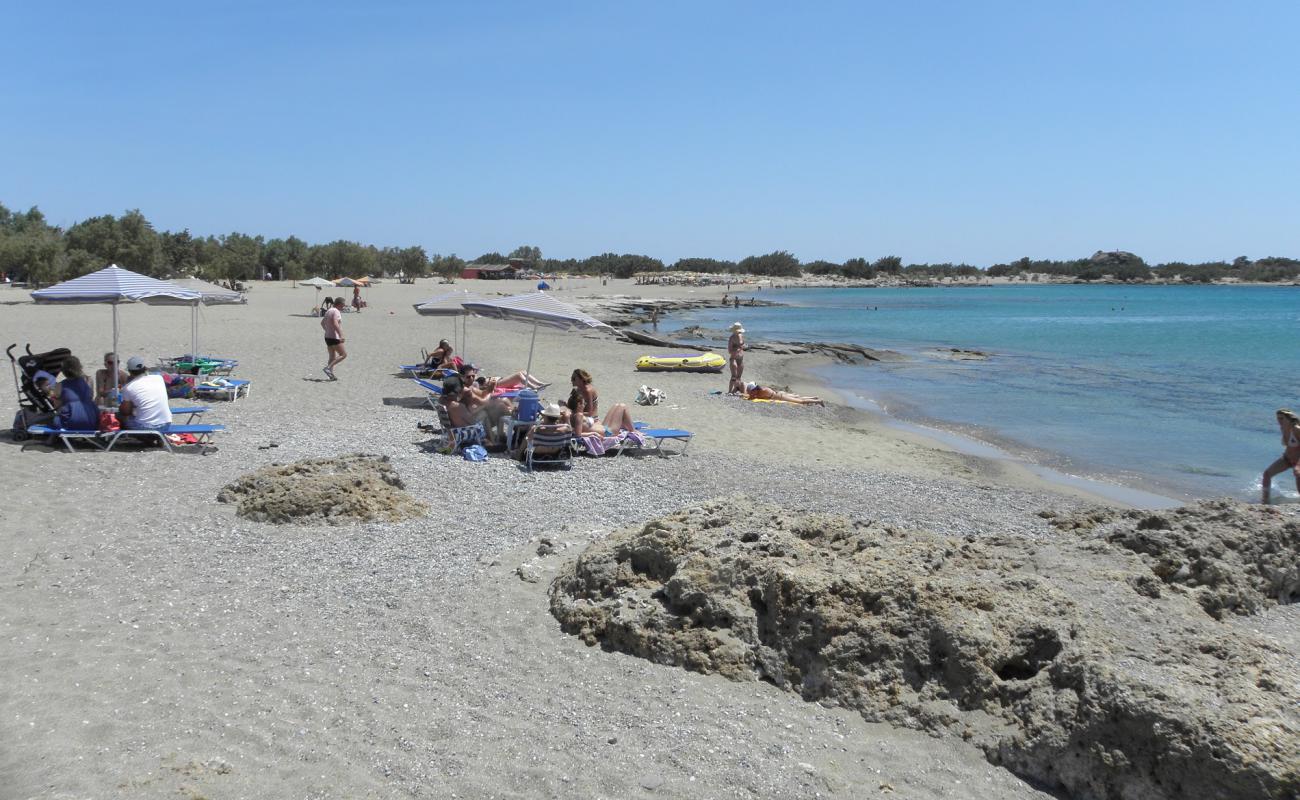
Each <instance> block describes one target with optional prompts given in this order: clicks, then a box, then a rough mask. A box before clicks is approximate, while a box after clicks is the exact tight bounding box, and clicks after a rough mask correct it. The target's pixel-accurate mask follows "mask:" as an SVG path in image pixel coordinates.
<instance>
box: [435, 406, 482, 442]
mask: <svg viewBox="0 0 1300 800" xmlns="http://www.w3.org/2000/svg"><path fill="white" fill-rule="evenodd" d="M434 409H435V410H436V411H437V412H438V424H439V425H441V426H442V437H443V439H442V443H441V444H440V445H439V446H438V449H439V450H441V451H444V452H447V453H451V454H452V455H455V454H456V453H459V452H460V451H461V449H462V448H464V447H468V446H469V445H472V444H483V443H484V442H486V441H487V429H486V428H484V427H483V423H481V422H475V423H474V424H473V425H466V426H464V427H461V428H453V427H452V425H451V415H450V414H448V413H447V407H446V406H444V405H443V404H442V403H438V404H437V405H435V406H434Z"/></svg>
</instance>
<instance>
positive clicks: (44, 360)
mask: <svg viewBox="0 0 1300 800" xmlns="http://www.w3.org/2000/svg"><path fill="white" fill-rule="evenodd" d="M17 346H18V345H17V343H15V344H11V345H9V348H8V349H7V350H5V355H7V356H9V364H10V366H11V368H12V369H13V373H14V387H15V388H16V389H17V391H18V413H17V414H15V415H14V439H15V440H16V441H22V440H24V439H26V438H27V426H28V424H29V423H28V420H30V419H33V418H36V417H40V416H43V415H47V414H51V413H53V412H54V404H53V403H51V402H50V398H48V397H46V396H45V395H43V394H41V393H40V392H38V391H36V383H35V381H34V380H33V379H34V378H35V376H36V373H38V372H40V371H41V370H44V371H45V372H48V373H50V374H51V375H53V376H54V377H55V378H58V377H59V372H60V371H62V369H63V360H64V359H65V358H67V357H68V356H70V355H72V351H71V350H69V349H68V348H66V347H60V348H58V349H56V350H50V351H48V352H45V353H33V352H32V346H31V345H30V344H28V345H27V355H20V356H18V357H17V358H14V348H15V347H17Z"/></svg>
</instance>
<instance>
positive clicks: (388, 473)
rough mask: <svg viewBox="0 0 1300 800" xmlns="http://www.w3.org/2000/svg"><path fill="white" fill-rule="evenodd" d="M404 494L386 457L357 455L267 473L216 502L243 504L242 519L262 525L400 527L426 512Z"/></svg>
mask: <svg viewBox="0 0 1300 800" xmlns="http://www.w3.org/2000/svg"><path fill="white" fill-rule="evenodd" d="M404 488H405V487H404V484H403V483H402V479H401V478H400V477H398V475H397V470H395V469H393V467H392V465H391V464H389V463H388V458H387V457H386V456H372V455H365V454H361V453H355V454H352V455H346V456H339V457H337V458H312V459H307V460H305V461H295V462H294V463H292V464H272V465H271V466H269V467H263V468H261V469H259V470H257V471H255V472H250V473H249V474H247V475H244V476H242V477H240V478H239V479H238V480H236V481H235V482H234V483H231V484H228V485H227V486H226V487H225V488H223V489H222V490H221V492H220V493H219V494H218V495H217V500H219V501H221V502H223V503H238V504H239V508H238V513H239V515H240V516H242V517H246V518H248V519H251V520H256V521H258V522H275V523H285V522H312V521H325V522H329V523H333V524H338V523H348V522H365V521H371V520H380V521H385V522H398V521H400V520H403V519H407V518H410V517H418V516H420V515H422V514H424V512H425V507H424V505H423V504H421V503H420V502H418V501H416V500H415V499H413V498H412V497H411V496H410V495H408V494H406V492H404V491H402V490H403V489H404Z"/></svg>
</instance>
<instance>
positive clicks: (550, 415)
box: [515, 403, 573, 457]
mask: <svg viewBox="0 0 1300 800" xmlns="http://www.w3.org/2000/svg"><path fill="white" fill-rule="evenodd" d="M567 411H568V409H566V408H564V407H563V406H561V405H559V404H558V403H551V404H550V405H548V406H546V407H545V408H543V409H542V410H541V413H540V414H538V420H539V421H538V423H537V424H536V425H534V426H533V427H531V428H529V429H528V436H527V437H525V438H522V439H520V444H519V449H518V452H517V453H515V455H516V456H519V457H522V456H523V454H524V453H525V452H527V450H528V447H529V446H530V445H532V443H533V435H534V434H537V435H539V436H555V435H560V436H563V435H564V434H566V433H567V434H571V433H573V427H572V426H571V425H569V423H567V422H565V421H564V416H565V413H566V412H567ZM548 450H549V451H558V448H549V449H544V448H536V449H535V452H539V453H540V454H542V455H550V454H551V452H549V451H548Z"/></svg>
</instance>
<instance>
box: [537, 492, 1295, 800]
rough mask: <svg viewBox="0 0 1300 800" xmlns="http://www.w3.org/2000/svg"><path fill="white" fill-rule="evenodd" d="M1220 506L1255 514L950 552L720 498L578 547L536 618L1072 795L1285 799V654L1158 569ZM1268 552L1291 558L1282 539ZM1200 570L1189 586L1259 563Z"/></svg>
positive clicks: (1228, 557) (947, 547)
mask: <svg viewBox="0 0 1300 800" xmlns="http://www.w3.org/2000/svg"><path fill="white" fill-rule="evenodd" d="M1225 513H1226V514H1228V515H1229V516H1230V517H1231V516H1233V515H1243V514H1245V515H1247V517H1248V516H1249V512H1246V511H1242V510H1240V509H1233V508H1230V507H1228V506H1224V507H1207V508H1205V509H1201V510H1199V511H1197V510H1195V509H1193V510H1183V511H1180V512H1169V513H1167V514H1165V515H1164V517H1163V518H1167V519H1168V520H1170V525H1169V526H1168V527H1165V526H1163V525H1157V524H1154V523H1151V524H1146V525H1143V524H1142V521H1143V520H1145V519H1149V518H1150V516H1151V515H1149V514H1148V515H1143V516H1139V517H1135V518H1132V519H1131V520H1130V521H1131V522H1132V523H1133V524H1132V525H1131V527H1132V528H1133V529H1134V530H1135V531H1136V530H1138V529H1139V528H1140V530H1142V531H1143V534H1142V536H1141V537H1138V539H1137V540H1134V539H1132V537H1131V536H1126V535H1123V534H1121V533H1120V531H1121V529H1123V528H1124V525H1123V524H1120V523H1119V518H1120V517H1121V516H1123V515H1122V514H1120V513H1119V512H1115V513H1113V514H1110V515H1108V516H1106V515H1103V516H1105V519H1104V520H1103V519H1098V520H1096V521H1094V522H1092V523H1091V525H1080V526H1073V527H1075V528H1076V529H1077V530H1076V531H1072V532H1070V533H1063V534H1059V535H1057V536H1056V537H1053V538H1050V539H1031V538H1026V537H1009V536H998V535H988V536H983V537H967V538H964V539H961V538H953V537H946V536H940V535H937V534H933V533H928V532H924V531H906V530H900V529H896V528H893V527H889V526H883V525H879V524H873V523H865V522H858V521H852V520H849V519H846V518H842V517H833V516H807V515H799V514H792V513H789V512H786V511H783V510H781V509H777V508H772V507H765V506H760V505H755V504H753V503H752V502H750V501H748V500H746V499H744V498H737V499H731V500H722V501H714V502H711V503H708V504H704V505H700V506H697V507H693V508H690V509H687V510H684V511H681V512H678V513H675V514H671V515H669V516H667V517H664V518H662V519H658V520H654V521H651V522H649V523H647V524H646V525H644V526H642V527H639V528H632V529H627V530H624V531H620V532H617V533H615V534H614V535H612V536H610V537H609V538H608V539H605V540H602V541H600V542H597V543H595V544H593V545H591V547H589V548H588V550H587V551H586V552H585V553H584V554H583V555H582V556H580V557H579V558H578V559H577V561H576V562H574V563H573V564H571V565H570V566H569V567H567V568H566V569H565V570H564V571H563V572H562V573H561V575H560V576H559V577H558V578H557V579H556V581H555V583H554V584H553V585H552V587H551V610H552V613H553V614H554V615H555V616H556V618H557V619H559V620H560V622H561V624H562V626H563V628H564V629H565V630H566V631H568V632H570V633H573V634H575V635H577V636H580V637H581V638H582V639H584V640H585V641H586V642H588V643H589V644H597V643H598V644H601V645H602V646H604V647H606V648H610V649H616V650H620V651H624V652H628V653H632V654H635V655H639V656H642V657H645V658H649V659H651V660H653V661H656V662H659V663H664V664H676V665H680V666H684V667H686V668H688V669H692V670H697V671H699V672H705V673H718V674H721V675H725V676H727V677H729V678H732V679H734V680H753V679H763V680H768V681H771V682H773V683H775V684H776V685H778V686H781V687H784V688H787V689H789V690H791V691H797V692H799V693H800V694H801V695H802V696H803V697H804V698H806V699H808V700H816V701H820V702H827V703H838V704H842V705H844V706H847V707H851V708H855V709H858V710H860V711H861V712H862V713H863V714H864V716H866V717H868V718H870V719H873V720H886V721H890V722H893V723H896V724H901V725H907V726H912V727H920V728H924V729H928V730H931V731H935V732H942V733H948V734H952V735H957V736H961V737H962V738H964V739H967V740H970V741H972V742H973V743H974V744H976V745H977V746H979V747H981V748H982V749H983V751H984V752H985V754H986V755H987V757H988V758H989V759H990V760H991V761H993V762H994V763H998V764H1003V765H1005V766H1006V767H1008V768H1009V769H1011V770H1013V771H1014V772H1016V773H1017V774H1020V775H1022V776H1025V777H1026V778H1029V779H1031V780H1033V781H1036V782H1038V783H1040V784H1042V785H1044V786H1047V787H1052V788H1055V789H1058V790H1062V791H1063V792H1064V793H1066V794H1067V795H1068V796H1070V797H1074V798H1106V799H1108V800H1109V799H1111V798H1123V799H1124V800H1131V799H1135V798H1143V799H1144V800H1157V799H1159V798H1171V799H1172V798H1252V799H1256V798H1278V799H1280V798H1291V797H1294V796H1296V793H1297V792H1298V791H1300V712H1298V711H1297V708H1300V704H1298V703H1297V701H1298V700H1300V688H1298V687H1300V669H1297V666H1296V658H1295V655H1296V649H1295V640H1294V639H1293V640H1291V641H1289V642H1279V641H1278V640H1277V639H1275V638H1270V637H1268V636H1265V635H1262V634H1256V633H1253V632H1252V631H1250V630H1249V629H1248V627H1246V626H1240V625H1231V624H1227V623H1225V622H1221V621H1219V620H1217V619H1216V618H1215V617H1214V616H1213V615H1212V613H1211V614H1207V613H1206V611H1207V610H1209V608H1208V607H1207V606H1206V603H1205V600H1204V597H1203V596H1202V594H1203V593H1202V592H1201V591H1200V589H1199V588H1195V589H1194V588H1190V587H1187V586H1182V585H1179V584H1170V583H1168V582H1167V581H1166V580H1165V579H1163V578H1160V577H1158V573H1157V572H1153V566H1158V565H1160V564H1164V563H1165V560H1162V554H1164V553H1167V552H1181V553H1188V552H1189V551H1188V545H1187V543H1186V542H1179V541H1178V536H1176V535H1174V534H1175V532H1176V531H1178V530H1182V531H1183V532H1184V533H1186V532H1187V527H1186V526H1187V525H1188V524H1193V520H1194V519H1195V518H1197V517H1196V515H1197V514H1199V515H1201V518H1209V517H1214V516H1216V515H1218V516H1222V515H1223V514H1225ZM1245 518H1246V517H1241V519H1245ZM1124 519H1129V518H1127V517H1125V518H1124ZM1175 520H1176V521H1175ZM1289 520H1290V521H1289V522H1282V521H1280V518H1279V525H1280V526H1285V525H1294V524H1295V517H1294V516H1292V517H1290V518H1289ZM1058 522H1059V521H1058ZM1205 524H1206V525H1207V526H1212V525H1213V524H1217V523H1212V522H1211V521H1210V520H1208V519H1206V520H1205ZM1107 526H1109V527H1107ZM1063 527H1071V526H1070V525H1069V524H1068V523H1065V524H1063ZM1242 530H1243V532H1244V530H1245V528H1243V529H1242ZM1291 530H1294V529H1293V528H1292V529H1291ZM1162 531H1163V532H1164V534H1168V536H1167V537H1166V536H1164V535H1163V534H1162V533H1161V532H1162ZM1221 533H1222V532H1221ZM1216 535H1218V534H1216ZM1222 535H1223V536H1225V537H1226V538H1225V541H1226V540H1227V539H1231V538H1232V537H1231V536H1229V535H1227V534H1222ZM1156 540H1160V541H1163V542H1164V543H1163V544H1154V543H1153V542H1155V541H1156ZM1134 541H1139V545H1138V546H1134V544H1133V542H1134ZM1284 541H1289V542H1290V544H1289V548H1290V549H1289V550H1287V549H1286V548H1285V547H1283V546H1282V545H1283V544H1284ZM1279 548H1280V549H1279ZM1261 550H1263V551H1275V552H1274V553H1273V554H1275V555H1277V556H1278V558H1280V559H1281V560H1283V561H1285V560H1286V559H1290V563H1291V564H1294V563H1295V560H1296V558H1297V551H1296V547H1295V537H1294V533H1292V534H1291V535H1290V537H1289V538H1288V537H1287V536H1285V535H1283V536H1281V537H1279V541H1278V542H1275V543H1272V544H1265V545H1263V546H1262V548H1261ZM1197 558H1198V559H1201V560H1203V562H1204V563H1202V564H1201V565H1200V566H1197V567H1193V568H1192V569H1191V573H1192V574H1202V575H1204V574H1209V573H1215V574H1231V573H1234V571H1235V570H1237V567H1235V566H1232V567H1230V566H1228V565H1229V564H1235V563H1237V561H1236V560H1237V559H1241V563H1243V564H1244V563H1246V562H1251V563H1254V562H1257V561H1258V560H1259V559H1258V558H1253V557H1251V556H1250V555H1249V554H1248V553H1247V551H1246V550H1243V549H1241V548H1233V547H1231V546H1228V545H1225V546H1224V548H1222V549H1221V550H1214V551H1211V550H1208V549H1207V550H1205V551H1200V550H1198V554H1197ZM1215 564H1217V565H1219V566H1218V567H1217V568H1216V567H1214V565H1215ZM1161 569H1163V568H1161ZM1243 569H1245V571H1246V572H1248V571H1249V569H1247V568H1244V567H1243ZM1174 572H1175V573H1177V572H1178V570H1176V569H1175V570H1174ZM1243 574H1244V573H1243ZM1261 580H1262V579H1261ZM1255 583H1256V584H1260V585H1262V583H1261V581H1255ZM1161 587H1163V589H1162V588H1161ZM1234 596H1235V595H1234ZM1209 605H1210V606H1211V607H1214V608H1221V607H1230V608H1232V609H1233V610H1234V611H1238V610H1241V609H1245V608H1247V607H1250V608H1259V607H1262V606H1263V605H1266V603H1260V602H1257V603H1254V604H1253V605H1252V604H1251V603H1250V602H1236V601H1233V602H1232V603H1229V604H1227V606H1225V605H1224V604H1223V603H1221V602H1219V601H1213V602H1211V603H1210V604H1209Z"/></svg>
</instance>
